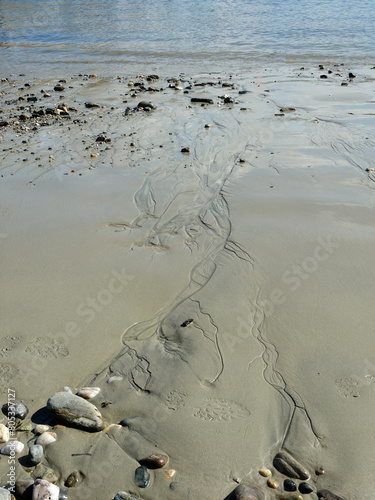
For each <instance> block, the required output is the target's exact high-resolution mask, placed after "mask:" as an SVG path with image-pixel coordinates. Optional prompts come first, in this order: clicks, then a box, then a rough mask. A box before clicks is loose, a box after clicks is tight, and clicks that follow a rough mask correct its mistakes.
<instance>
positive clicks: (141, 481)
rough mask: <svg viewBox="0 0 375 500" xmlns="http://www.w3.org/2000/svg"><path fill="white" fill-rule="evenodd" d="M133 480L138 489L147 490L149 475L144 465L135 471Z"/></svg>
mask: <svg viewBox="0 0 375 500" xmlns="http://www.w3.org/2000/svg"><path fill="white" fill-rule="evenodd" d="M134 480H135V484H136V485H137V486H138V488H147V486H148V483H149V482H150V474H149V473H148V472H147V467H145V466H144V465H141V466H140V467H138V468H137V469H136V471H135V475H134Z"/></svg>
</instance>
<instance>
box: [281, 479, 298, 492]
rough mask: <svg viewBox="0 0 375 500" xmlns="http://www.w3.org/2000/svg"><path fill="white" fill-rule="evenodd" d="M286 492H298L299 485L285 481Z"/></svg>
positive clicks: (288, 480)
mask: <svg viewBox="0 0 375 500" xmlns="http://www.w3.org/2000/svg"><path fill="white" fill-rule="evenodd" d="M284 490H285V491H297V485H296V483H295V482H294V481H292V480H291V479H285V481H284Z"/></svg>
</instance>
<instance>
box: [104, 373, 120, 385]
mask: <svg viewBox="0 0 375 500" xmlns="http://www.w3.org/2000/svg"><path fill="white" fill-rule="evenodd" d="M123 379H124V377H121V375H113V377H109V379H108V380H107V384H110V383H111V382H115V381H116V380H119V381H120V380H123Z"/></svg>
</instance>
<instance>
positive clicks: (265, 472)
mask: <svg viewBox="0 0 375 500" xmlns="http://www.w3.org/2000/svg"><path fill="white" fill-rule="evenodd" d="M258 472H259V474H260V475H261V476H263V477H270V476H271V475H272V472H271V471H270V470H269V469H266V468H263V469H259V470H258Z"/></svg>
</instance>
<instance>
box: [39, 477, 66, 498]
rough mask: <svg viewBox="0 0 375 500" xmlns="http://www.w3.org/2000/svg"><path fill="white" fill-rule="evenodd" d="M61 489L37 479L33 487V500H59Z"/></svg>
mask: <svg viewBox="0 0 375 500" xmlns="http://www.w3.org/2000/svg"><path fill="white" fill-rule="evenodd" d="M59 493H60V488H59V487H58V486H56V485H55V484H52V483H50V482H49V481H46V480H45V479H37V480H36V481H35V482H34V486H33V496H32V500H59Z"/></svg>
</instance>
